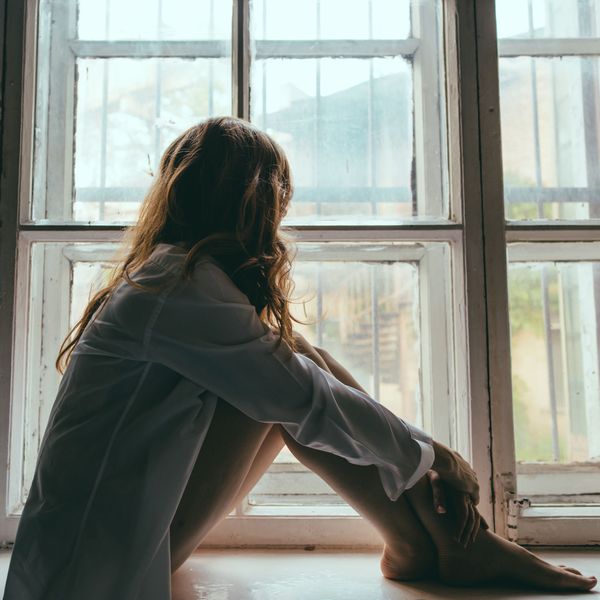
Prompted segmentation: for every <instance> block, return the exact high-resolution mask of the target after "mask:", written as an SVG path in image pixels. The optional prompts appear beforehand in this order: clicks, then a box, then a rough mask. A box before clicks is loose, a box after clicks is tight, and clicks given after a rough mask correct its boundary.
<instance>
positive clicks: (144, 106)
mask: <svg viewBox="0 0 600 600" xmlns="http://www.w3.org/2000/svg"><path fill="white" fill-rule="evenodd" d="M77 73H78V78H77V120H76V129H75V176H74V180H75V202H74V206H73V217H74V219H76V220H81V221H130V220H134V219H135V218H136V215H137V210H138V207H139V202H140V201H141V200H142V198H143V196H144V193H145V191H146V189H147V188H148V186H149V185H150V182H151V180H152V177H153V174H154V173H155V172H156V169H157V166H158V161H159V159H160V156H161V154H162V152H163V151H164V149H165V148H166V146H167V145H168V144H169V143H170V142H171V141H172V140H173V138H174V137H175V136H176V135H178V134H179V133H181V132H182V131H183V130H185V129H187V128H188V127H190V126H191V125H193V124H195V123H197V122H198V121H199V120H201V119H203V118H206V117H208V116H211V115H214V114H227V113H229V112H230V111H231V73H230V67H229V61H228V60H227V59H196V60H183V59H164V58H162V59H157V58H153V59H127V58H113V59H80V60H79V61H78V62H77Z"/></svg>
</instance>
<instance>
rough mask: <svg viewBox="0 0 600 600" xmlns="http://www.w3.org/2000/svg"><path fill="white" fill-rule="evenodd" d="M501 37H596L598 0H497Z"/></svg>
mask: <svg viewBox="0 0 600 600" xmlns="http://www.w3.org/2000/svg"><path fill="white" fill-rule="evenodd" d="M496 19H497V27H498V37H500V38H569V37H572V38H576V37H596V36H597V35H598V34H597V31H598V29H599V27H600V2H598V0H496Z"/></svg>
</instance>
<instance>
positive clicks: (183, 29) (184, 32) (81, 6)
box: [77, 0, 231, 40]
mask: <svg viewBox="0 0 600 600" xmlns="http://www.w3.org/2000/svg"><path fill="white" fill-rule="evenodd" d="M77 32H78V37H79V39H83V40H218V39H221V40H227V39H229V37H230V36H231V2H223V1H222V0H168V2H164V1H163V0H127V1H126V2H122V1H115V0H79V2H78V14H77Z"/></svg>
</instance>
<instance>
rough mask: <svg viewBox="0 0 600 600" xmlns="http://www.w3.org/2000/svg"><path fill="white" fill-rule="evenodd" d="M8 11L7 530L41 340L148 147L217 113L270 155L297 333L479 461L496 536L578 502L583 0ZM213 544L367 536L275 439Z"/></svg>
mask: <svg viewBox="0 0 600 600" xmlns="http://www.w3.org/2000/svg"><path fill="white" fill-rule="evenodd" d="M528 2H529V4H528ZM11 4H16V3H9V6H8V7H7V11H8V12H7V15H6V18H7V34H6V35H7V37H6V40H5V47H6V49H7V51H11V52H12V54H13V56H15V57H17V58H18V60H12V61H10V64H9V66H8V67H7V72H6V74H5V77H4V81H3V90H4V99H5V102H4V114H3V122H2V131H3V138H2V139H3V148H2V153H3V159H4V161H5V165H6V167H5V170H6V172H7V174H8V175H7V177H6V178H5V180H4V181H3V182H1V183H0V185H1V186H2V187H0V193H1V194H2V197H3V198H9V199H10V202H7V203H4V204H3V205H0V213H1V214H0V217H1V218H2V222H3V225H2V228H3V232H4V231H7V232H9V235H3V236H2V237H0V244H3V245H2V246H1V247H0V261H1V262H0V278H1V279H0V280H1V282H2V285H3V287H4V288H5V289H7V290H11V291H12V290H14V294H12V293H11V294H6V295H5V297H4V299H1V300H0V302H2V308H3V310H2V311H1V315H0V339H1V340H2V342H1V343H0V348H2V352H3V353H4V354H2V356H3V358H5V359H6V360H4V361H3V365H6V367H3V368H6V376H4V375H5V373H4V371H3V377H2V378H0V386H1V387H0V397H1V398H2V402H3V403H4V404H2V405H1V406H2V409H1V410H2V411H3V412H2V416H3V417H4V416H6V417H7V418H6V419H3V420H2V423H6V426H5V427H4V428H3V429H1V430H0V457H4V456H5V454H6V457H7V460H8V459H10V469H9V472H8V481H7V486H6V495H5V496H3V497H2V499H3V506H4V507H5V512H4V513H3V515H1V517H2V520H1V521H0V539H11V538H12V536H14V531H15V529H16V523H17V522H18V515H19V512H20V510H21V507H22V505H23V502H24V500H25V498H26V496H27V493H28V489H27V487H28V485H29V482H30V481H31V477H32V474H33V469H34V467H35V458H36V455H37V451H38V448H39V443H40V440H41V435H42V433H43V431H44V428H45V425H46V421H47V418H48V413H49V410H50V407H51V405H52V402H53V400H54V395H55V391H56V388H57V386H58V383H59V376H58V374H57V373H56V371H55V370H54V367H53V363H54V359H55V356H56V352H57V349H58V346H59V344H60V341H61V340H62V338H63V336H64V334H65V333H66V331H67V329H68V327H69V325H70V324H72V323H73V322H74V320H76V319H77V318H78V316H79V314H80V313H81V310H82V307H83V306H84V305H85V302H86V300H87V297H88V295H89V291H90V289H93V288H95V287H96V286H98V285H99V284H100V283H101V282H102V279H103V277H104V276H105V274H106V269H107V268H109V267H110V264H111V261H113V260H114V254H115V250H116V248H117V247H118V242H119V240H120V237H121V231H122V228H123V227H124V226H125V225H127V224H128V223H131V222H133V221H134V220H135V218H136V214H137V210H138V208H139V204H140V202H141V200H142V199H143V197H144V193H145V191H146V189H147V187H148V185H149V183H150V181H151V180H152V177H153V173H154V172H155V171H156V168H157V164H158V159H159V157H160V155H161V153H162V151H163V150H164V148H165V147H166V145H167V144H168V143H169V142H170V140H171V139H172V138H173V137H175V135H177V134H178V133H179V132H181V131H183V130H184V129H185V128H187V127H188V126H190V125H191V124H193V123H195V122H197V121H199V120H201V119H203V118H205V117H207V116H211V115H217V114H233V115H237V116H240V117H244V118H247V119H249V120H251V121H252V122H254V123H255V124H256V125H258V126H259V127H261V128H263V129H264V130H266V131H267V132H268V133H269V134H270V135H272V136H273V137H274V138H275V139H276V140H278V141H279V142H280V143H281V145H282V146H283V147H284V149H285V150H286V153H287V154H288V156H289V158H290V161H291V165H292V170H293V173H294V181H295V188H296V192H295V196H294V199H293V201H292V207H291V209H290V211H289V213H288V215H287V217H286V221H285V223H284V225H288V226H291V227H293V228H294V229H295V236H296V238H297V245H298V249H299V253H298V259H297V262H296V263H295V266H294V273H293V274H294V279H295V281H296V296H297V298H298V302H297V303H296V304H294V306H293V310H294V311H295V312H296V314H297V315H298V316H299V317H301V318H303V319H306V318H307V317H308V319H309V320H310V324H308V325H307V326H304V327H303V328H302V329H301V331H302V333H303V334H304V335H306V337H307V338H308V339H309V340H310V341H311V342H313V343H315V344H316V345H322V346H324V347H325V348H327V349H328V350H329V351H330V352H331V353H332V354H333V355H334V356H336V358H338V359H339V360H340V361H341V362H342V363H343V364H344V365H346V366H347V367H348V368H349V369H350V370H351V371H352V373H353V374H354V375H355V376H356V378H357V379H358V380H359V381H360V383H361V384H362V385H363V386H364V387H365V388H366V389H367V390H368V391H369V393H370V394H371V395H372V396H373V397H374V398H375V399H376V400H377V401H379V402H382V403H384V404H385V405H386V406H388V407H389V408H390V409H391V410H392V411H394V412H395V413H397V414H398V415H400V416H402V417H403V418H406V419H407V420H409V421H411V422H413V423H415V424H417V425H420V426H421V427H423V428H425V429H426V430H427V431H429V432H430V433H432V434H433V435H434V437H436V438H437V439H440V440H441V441H444V442H446V443H448V444H450V445H452V446H453V447H455V448H457V449H458V450H459V451H461V452H462V453H463V454H464V455H466V456H468V457H471V459H472V461H473V463H474V466H475V468H476V469H477V471H478V473H479V476H480V480H481V481H482V482H483V484H482V504H481V508H482V511H483V513H484V515H485V516H486V517H487V518H488V520H489V521H490V522H492V523H494V525H495V527H496V529H497V530H498V531H501V532H510V533H511V535H512V536H513V537H516V536H519V537H523V536H524V537H527V536H530V535H531V536H532V537H533V538H535V539H536V540H541V539H542V538H543V534H540V533H539V531H540V528H539V525H538V524H539V523H540V522H541V521H540V518H539V516H538V515H539V514H541V515H542V520H543V519H548V518H551V519H553V521H552V522H553V523H559V522H560V520H561V519H562V518H563V515H564V514H567V513H565V512H564V511H565V510H570V511H574V510H575V511H577V510H581V507H582V506H583V503H584V502H587V503H588V505H589V503H590V502H592V503H593V502H595V497H594V494H595V493H596V492H595V491H594V490H595V487H594V486H595V479H594V477H591V478H590V477H589V474H590V473H591V472H592V470H593V468H594V463H593V461H594V460H595V458H596V457H597V451H596V449H595V445H597V444H598V436H597V435H595V433H594V432H595V431H596V430H597V420H598V418H600V415H596V411H597V410H598V409H597V407H596V404H597V395H596V396H595V395H594V394H596V393H597V392H596V390H597V388H598V385H597V383H596V380H595V379H594V377H592V371H591V370H590V369H595V365H597V362H598V359H597V352H598V351H597V345H598V344H597V340H596V334H595V327H596V326H595V322H596V310H597V309H596V307H595V305H596V302H595V301H594V296H593V293H590V292H591V291H592V290H595V277H596V273H597V264H598V261H600V256H599V251H598V247H600V245H599V244H600V236H597V235H596V230H595V229H594V224H595V221H594V219H595V212H594V211H595V208H594V206H595V196H594V188H595V187H596V186H595V184H594V183H593V181H592V176H591V175H590V176H589V177H588V175H587V174H588V173H593V169H591V166H592V165H593V164H594V160H595V157H597V155H598V154H594V152H596V150H595V146H594V144H595V142H594V141H593V139H592V138H593V135H592V134H591V133H590V126H589V124H590V123H592V122H593V123H596V121H593V119H595V118H596V113H595V110H596V109H597V107H596V104H595V102H596V96H595V95H594V94H595V93H596V92H597V89H596V88H597V84H596V83H595V82H596V80H595V79H594V78H595V77H596V71H597V66H596V65H595V62H594V61H595V58H594V52H595V51H596V50H595V48H596V46H595V45H594V44H595V43H596V40H595V37H594V36H595V35H596V34H595V32H594V30H589V31H588V29H585V28H584V26H583V25H580V24H581V23H583V24H584V25H585V27H588V28H589V27H590V26H591V25H590V24H591V23H592V22H595V21H594V19H595V15H596V13H595V12H594V10H593V9H595V5H594V3H593V2H591V0H589V1H587V2H577V1H575V0H573V1H572V2H561V3H558V2H553V1H550V0H548V1H545V2H534V1H533V0H518V1H516V0H515V1H514V2H510V1H509V0H497V1H496V7H494V3H491V2H490V3H480V2H475V0H353V2H352V3H351V9H349V8H348V6H349V3H348V2H345V1H342V0H231V2H222V1H220V0H219V1H217V0H173V1H171V0H170V1H169V2H162V1H161V0H150V1H144V2H141V0H127V1H124V2H115V1H112V0H100V1H92V0H27V2H26V3H25V6H20V7H19V6H11ZM567 4H568V5H569V9H568V10H567V8H564V7H566V6H567ZM524 6H525V8H527V10H524V9H523V7H524ZM586 7H587V8H586ZM588 9H589V10H591V11H592V12H591V13H589V14H588V13H585V10H588ZM563 10H565V11H566V12H565V15H566V16H564V15H563V13H562V12H561V11H563ZM573 11H575V12H576V13H577V14H578V15H579V16H578V19H579V20H578V21H577V23H576V24H574V23H571V22H570V21H569V19H568V18H567V17H569V18H570V17H571V16H572V12H573ZM582 11H583V12H582ZM584 13H585V14H584ZM341 14H343V15H344V18H343V19H340V15H341ZM586 15H587V16H586ZM590 15H591V16H590ZM588 17H589V18H588ZM592 17H593V18H592ZM496 20H497V27H498V36H496ZM555 23H560V26H561V27H563V28H564V30H563V29H557V28H556V26H555V25H554V24H555ZM575 25H577V26H575ZM584 29H585V30H584ZM476 32H477V35H476ZM23 41H24V44H23ZM22 49H24V53H23V56H22V57H21V56H20V54H19V53H20V52H21V50H22ZM598 54H599V55H600V46H599V47H598ZM474 57H475V58H476V60H474ZM559 57H560V58H559ZM21 58H22V60H21ZM500 107H501V108H502V113H501V119H502V120H500V111H499V110H497V109H498V108H500ZM19 123H22V124H23V126H22V128H21V129H19V127H18V124H19ZM500 133H501V135H502V141H503V144H502V148H503V151H502V153H501V147H500ZM15 157H19V160H18V162H14V161H15V160H16V159H15ZM11 160H12V161H13V163H11ZM11 164H12V165H14V169H10V168H7V167H10V166H11ZM502 172H504V178H503V177H502ZM503 179H504V187H503V186H502V181H503ZM503 189H504V196H503ZM503 197H504V203H503ZM505 213H506V217H507V218H508V219H509V220H508V223H507V225H506V228H505V226H504V214H505ZM505 229H506V235H505ZM15 240H16V249H17V250H16V252H15V247H14V241H15ZM507 243H508V246H507ZM507 248H508V253H507ZM13 259H14V261H13ZM507 265H509V266H508V268H507ZM592 286H593V287H592ZM509 318H510V329H509ZM511 344H512V379H511V376H510V373H511V369H510V366H511V352H510V351H511ZM595 371H597V369H595ZM595 371H594V373H595ZM533 372H535V374H536V375H535V377H536V381H537V382H540V381H544V384H543V386H537V387H535V389H534V390H533V391H532V390H531V385H530V383H529V380H528V376H529V374H530V373H533ZM528 386H529V387H528ZM511 399H514V402H513V401H511ZM8 417H10V423H9V418H8ZM513 422H514V423H515V426H514V429H513ZM557 474H560V477H557ZM586 474H587V475H586ZM517 486H518V487H517ZM577 486H579V487H577ZM573 490H575V492H573ZM596 491H597V490H596ZM2 493H4V492H2ZM525 498H526V499H527V501H525ZM592 508H593V507H592ZM585 510H588V513H586V515H588V516H587V517H586V515H584V514H577V515H575V516H576V517H577V519H580V518H581V519H583V520H578V521H577V522H578V523H579V522H581V523H584V522H587V523H588V525H589V523H590V522H592V521H590V519H589V510H591V509H590V507H589V506H586V507H585ZM536 511H538V512H537V513H536ZM539 511H542V512H541V513H540V512H539ZM548 511H550V512H548ZM552 511H554V512H552ZM561 511H563V512H561ZM568 514H570V515H571V516H573V514H574V513H568ZM586 519H587V521H586ZM265 522H267V523H268V524H269V527H265ZM515 526H518V530H517V529H515ZM536 528H537V529H536ZM583 530H584V527H582V531H583ZM515 532H517V533H515ZM540 536H541V537H540ZM567 537H569V536H568V535H567ZM576 538H577V536H571V538H569V539H570V541H572V542H578V541H581V540H580V539H579V538H577V539H576ZM232 540H233V541H234V543H240V544H250V543H254V544H262V543H266V544H277V543H282V542H284V543H287V544H290V543H292V544H294V543H295V544H307V543H308V544H311V543H320V544H334V545H343V544H351V545H356V544H361V543H363V544H377V543H379V540H378V538H377V536H376V535H375V534H374V532H373V531H372V530H371V529H370V527H369V526H368V525H367V524H365V523H364V522H363V521H362V520H361V519H360V518H358V517H357V515H356V513H354V512H353V511H352V510H350V509H349V507H347V506H345V505H344V503H343V502H342V501H341V500H340V499H339V498H338V497H337V496H336V495H335V494H334V493H333V491H332V490H331V489H330V488H329V487H328V486H327V485H326V484H324V483H323V482H322V481H321V480H319V479H318V478H317V477H316V476H315V475H314V474H312V473H311V472H310V471H308V470H306V469H305V468H304V467H303V466H302V465H300V464H299V463H297V462H296V461H295V459H294V458H293V457H292V456H291V455H290V454H289V453H287V452H286V451H285V450H284V451H283V452H282V453H281V454H280V456H279V457H278V458H277V460H276V461H275V463H274V464H273V465H272V466H271V467H270V469H269V470H268V471H267V472H266V473H265V475H264V477H263V478H262V479H261V481H260V482H259V483H258V485H257V486H256V487H255V489H254V490H253V491H252V493H251V494H250V495H249V496H248V497H247V498H246V499H245V500H244V502H242V504H241V505H240V506H239V507H237V509H236V510H235V512H234V514H232V515H231V516H230V518H229V519H227V520H226V521H224V522H223V523H222V525H221V526H219V527H218V528H217V529H216V530H215V531H214V532H212V533H211V535H210V538H209V540H208V541H209V543H216V544H219V543H225V544H227V543H231V542H232Z"/></svg>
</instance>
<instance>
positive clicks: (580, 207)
mask: <svg viewBox="0 0 600 600" xmlns="http://www.w3.org/2000/svg"><path fill="white" fill-rule="evenodd" d="M599 82H600V63H599V60H598V58H597V57H574V56H569V57H566V56H565V57H560V58H533V57H519V58H502V59H501V60H500V102H501V115H502V116H501V121H502V147H503V151H502V159H503V164H504V186H505V203H506V216H507V218H508V219H514V220H525V219H540V218H544V219H567V220H581V219H592V218H599V217H600V175H599V173H600V172H599V171H598V168H597V165H598V157H599V156H600V121H599V119H598V115H599V114H600V86H599Z"/></svg>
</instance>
